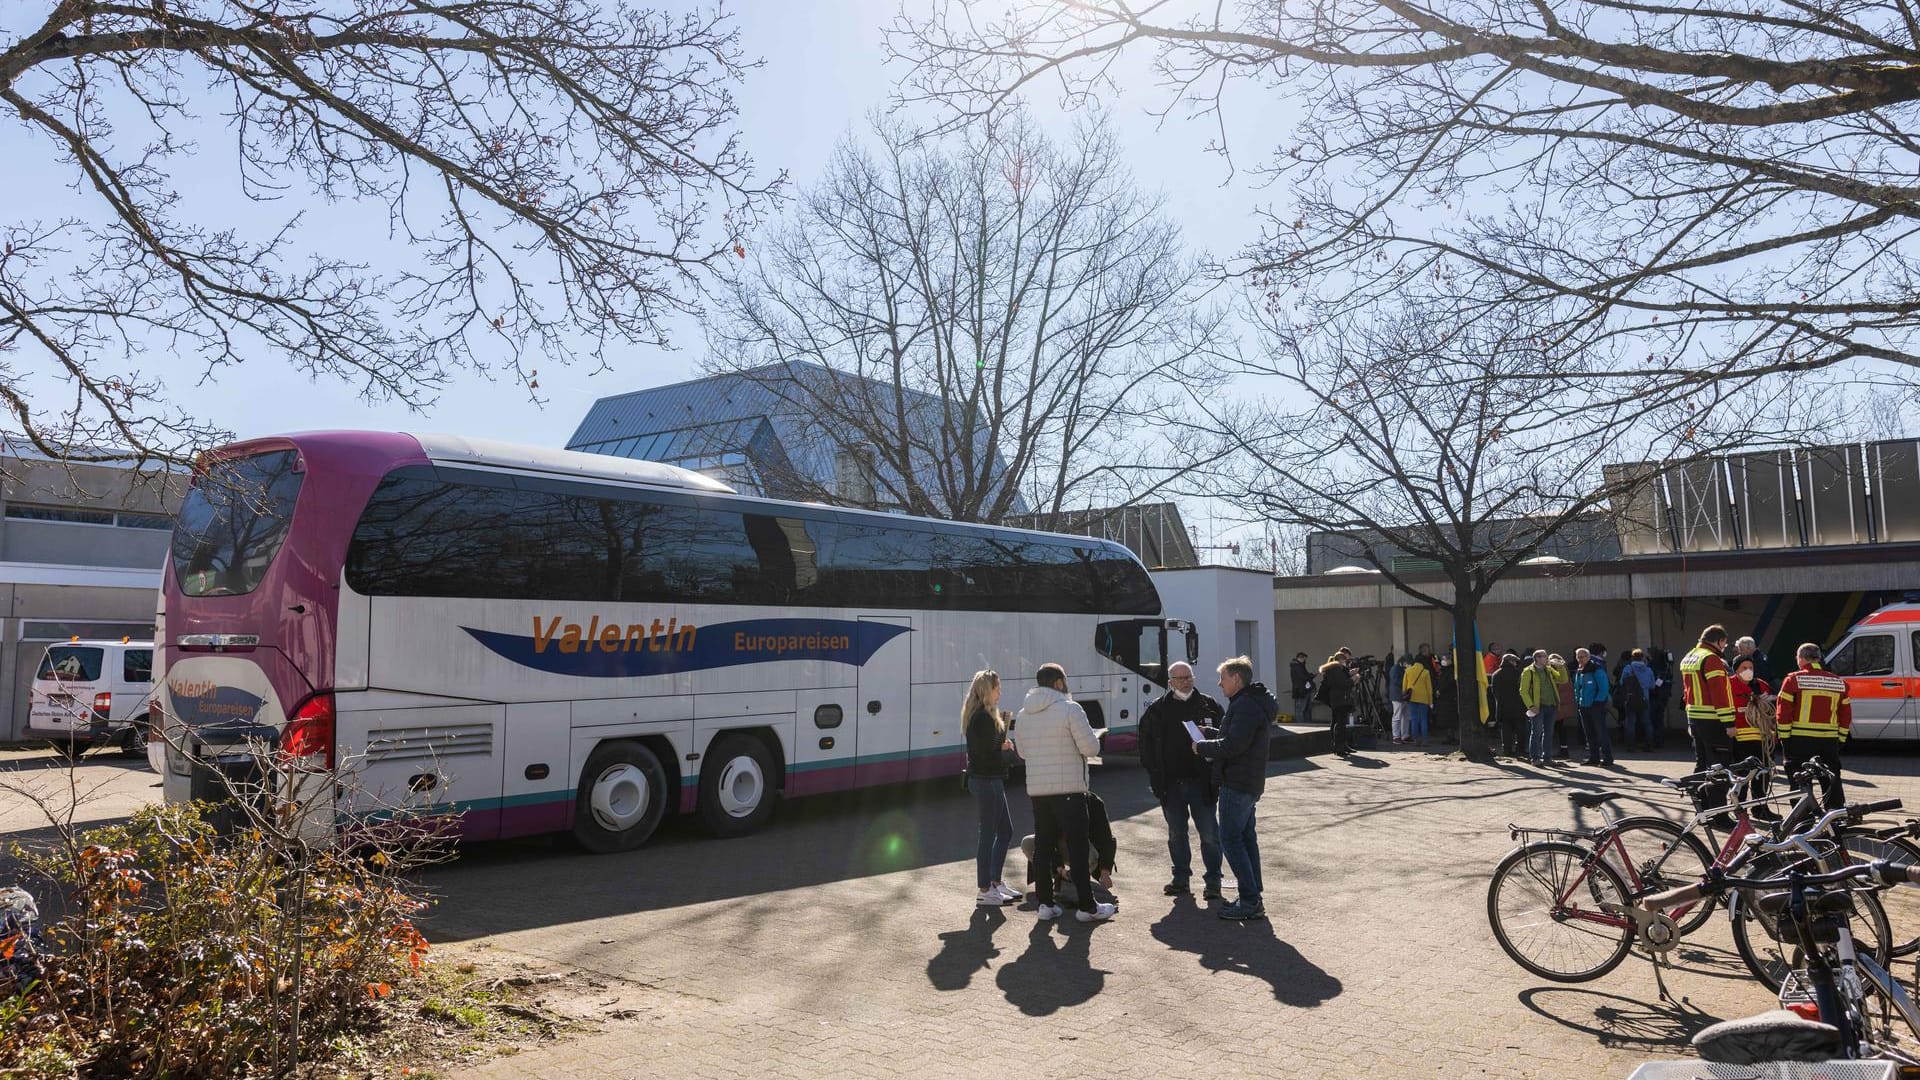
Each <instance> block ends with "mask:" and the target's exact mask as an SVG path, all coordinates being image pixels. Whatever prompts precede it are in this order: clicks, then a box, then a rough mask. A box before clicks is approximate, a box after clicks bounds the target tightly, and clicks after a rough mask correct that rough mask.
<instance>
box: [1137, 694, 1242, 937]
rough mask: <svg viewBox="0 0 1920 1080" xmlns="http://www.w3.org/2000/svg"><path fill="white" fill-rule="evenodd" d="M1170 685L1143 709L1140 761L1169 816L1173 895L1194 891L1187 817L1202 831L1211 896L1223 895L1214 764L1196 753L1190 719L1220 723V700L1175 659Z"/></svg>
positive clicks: (1210, 724) (1170, 892) (1169, 887)
mask: <svg viewBox="0 0 1920 1080" xmlns="http://www.w3.org/2000/svg"><path fill="white" fill-rule="evenodd" d="M1167 683H1168V687H1169V688H1168V690H1167V692H1166V693H1165V694H1162V695H1160V697H1158V698H1156V699H1155V700H1154V702H1153V704H1151V705H1148V706H1147V711H1146V712H1144V713H1142V714H1140V764H1141V766H1142V767H1143V768H1145V769H1146V770H1147V787H1148V788H1149V789H1151V790H1152V791H1153V797H1154V798H1155V799H1157V800H1159V802H1160V813H1161V815H1162V816H1164V817H1165V818H1166V819H1167V854H1168V855H1170V856H1172V857H1173V880H1171V881H1169V882H1167V887H1166V889H1165V890H1164V891H1165V892H1166V894H1167V895H1168V896H1187V895H1189V894H1191V893H1192V892H1193V885H1192V881H1193V846H1192V845H1191V844H1190V843H1188V840H1187V819H1188V818H1189V817H1191V818H1192V819H1193V827H1194V829H1195V830H1197V831H1198V832H1199V833H1200V863H1201V865H1202V866H1203V867H1204V868H1205V871H1206V873H1205V875H1204V876H1203V877H1202V878H1201V880H1202V881H1203V882H1204V883H1205V886H1206V893H1205V896H1206V898H1207V899H1208V900H1218V899H1221V896H1220V821H1219V818H1218V817H1217V816H1216V815H1215V812H1214V805H1213V804H1214V798H1215V792H1214V786H1213V769H1212V768H1211V767H1210V766H1209V765H1208V764H1207V763H1206V762H1204V761H1202V760H1200V759H1199V758H1198V757H1196V756H1194V753H1193V737H1192V736H1191V735H1189V734H1187V727H1186V723H1185V722H1186V721H1192V722H1193V725H1194V726H1195V727H1198V728H1208V727H1213V726H1214V725H1216V724H1218V723H1219V722H1220V718H1221V717H1222V716H1223V715H1224V713H1222V711H1221V709H1220V703H1219V702H1217V701H1215V700H1213V699H1212V698H1210V697H1208V696H1207V695H1205V694H1203V693H1201V692H1200V691H1198V690H1196V689H1194V686H1193V667H1192V666H1191V665H1189V664H1187V663H1184V662H1182V661H1175V662H1174V663H1173V665H1172V666H1170V667H1168V668H1167Z"/></svg>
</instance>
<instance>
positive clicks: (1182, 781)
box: [961, 656, 1280, 923]
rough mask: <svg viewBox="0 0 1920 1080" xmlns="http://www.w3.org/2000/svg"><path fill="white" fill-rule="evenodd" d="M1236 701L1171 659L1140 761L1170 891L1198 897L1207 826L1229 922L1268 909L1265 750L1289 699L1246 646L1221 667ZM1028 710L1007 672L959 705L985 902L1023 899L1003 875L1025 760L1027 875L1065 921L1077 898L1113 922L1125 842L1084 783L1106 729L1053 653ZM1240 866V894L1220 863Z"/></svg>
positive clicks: (1210, 860) (1097, 917)
mask: <svg viewBox="0 0 1920 1080" xmlns="http://www.w3.org/2000/svg"><path fill="white" fill-rule="evenodd" d="M1216 671H1217V672H1218V675H1219V688H1220V693H1221V697H1222V698H1224V700H1225V704H1224V705H1222V704H1221V702H1220V701H1218V700H1216V699H1214V698H1213V697H1212V696H1210V695H1208V694H1207V693H1205V692H1204V691H1201V690H1199V689H1197V688H1196V687H1195V686H1194V674H1193V667H1192V665H1190V664H1186V663H1183V662H1176V663H1174V664H1171V665H1169V667H1168V669H1167V683H1168V688H1167V692H1166V693H1165V694H1163V695H1161V696H1160V697H1159V698H1157V699H1156V700H1154V701H1153V702H1152V703H1151V704H1149V705H1148V706H1147V709H1146V711H1145V712H1144V713H1143V714H1142V715H1141V718H1140V763H1141V765H1142V767H1143V768H1144V770H1145V772H1146V774H1147V784H1148V787H1149V788H1150V789H1151V791H1152V793H1153V796H1154V798H1155V799H1157V800H1158V801H1159V803H1160V810H1161V813H1162V815H1163V816H1164V817H1165V818H1166V822H1167V830H1168V831H1167V853H1168V855H1169V857H1170V858H1171V860H1172V863H1173V875H1172V878H1171V879H1170V880H1169V881H1168V882H1167V885H1166V887H1165V889H1164V892H1165V893H1166V894H1167V895H1169V896H1175V895H1190V894H1191V892H1192V887H1193V886H1192V881H1193V865H1192V864H1193V850H1192V841H1191V836H1190V835H1189V831H1190V830H1191V831H1192V832H1196V833H1198V834H1199V837H1200V863H1201V867H1202V877H1201V882H1202V885H1203V887H1204V889H1205V892H1204V897H1205V899H1206V900H1207V901H1209V902H1216V901H1217V902H1219V903H1220V904H1221V906H1220V908H1219V915H1220V917H1221V918H1223V919H1235V920H1246V919H1263V918H1265V917H1266V906H1265V903H1264V901H1263V900H1262V896H1261V874H1260V844H1259V838H1258V836H1257V834H1256V830H1255V827H1254V821H1255V809H1256V806H1257V804H1258V803H1259V801H1260V796H1261V794H1262V793H1263V792H1264V790H1265V786H1266V776H1267V754H1268V745H1269V740H1270V738H1271V735H1272V730H1273V722H1274V719H1275V718H1276V717H1277V716H1278V715H1279V711H1280V703H1279V702H1278V701H1277V700H1275V699H1274V696H1273V695H1272V694H1271V693H1270V692H1268V690H1267V688H1266V687H1265V686H1264V685H1262V684H1260V683H1257V682H1254V681H1253V662H1252V661H1251V660H1249V659H1248V658H1246V657H1244V656H1237V657H1234V658H1232V659H1230V660H1226V661H1223V662H1222V663H1221V664H1220V666H1219V667H1218V668H1217V669H1216ZM1034 683H1035V685H1033V686H1032V687H1029V688H1028V690H1027V693H1026V697H1025V700H1024V701H1023V702H1022V703H1021V707H1020V711H1019V713H1018V714H1013V713H1009V712H1008V711H1006V710H1003V709H1001V708H1000V707H999V705H1000V676H999V675H998V674H997V673H995V672H993V671H981V672H978V673H976V674H975V675H974V677H973V682H972V684H971V685H970V686H969V687H968V690H967V696H966V700H965V702H964V703H963V704H962V706H961V715H962V716H963V717H964V720H965V724H966V734H967V787H968V789H969V790H970V791H972V792H973V796H974V802H975V805H976V807H977V808H978V810H979V826H980V831H979V846H978V848H977V851H976V856H975V877H976V878H977V881H976V887H977V888H978V889H979V894H978V897H977V898H976V901H975V902H976V903H977V904H980V905H982V906H998V905H1001V904H1011V903H1017V902H1019V901H1021V900H1022V899H1024V895H1025V893H1024V890H1018V889H1014V888H1012V887H1010V886H1008V885H1007V883H1006V881H1005V878H1004V876H1003V875H1004V871H1005V863H1006V857H1007V852H1008V849H1009V848H1010V847H1011V846H1012V840H1013V817H1012V813H1011V810H1010V807H1009V803H1008V796H1007V783H1008V780H1009V778H1010V775H1011V772H1012V765H1013V763H1014V762H1015V761H1016V760H1017V761H1019V762H1020V763H1021V764H1022V765H1023V766H1024V768H1025V771H1026V789H1027V798H1028V799H1029V801H1030V802H1031V803H1032V805H1033V836H1032V837H1030V838H1029V840H1028V841H1023V842H1022V845H1021V846H1022V848H1023V849H1024V850H1026V851H1027V855H1028V864H1027V865H1028V881H1029V884H1030V885H1031V887H1032V889H1033V893H1034V900H1035V911H1036V913H1037V914H1038V916H1039V917H1040V918H1041V919H1043V920H1044V919H1057V918H1060V917H1062V916H1063V915H1064V914H1065V913H1066V909H1067V906H1068V905H1071V906H1072V907H1073V909H1074V917H1075V918H1077V919H1078V920H1079V921H1081V922H1089V923H1091V922H1105V921H1106V920H1108V919H1111V918H1113V917H1114V915H1115V914H1116V913H1117V912H1118V910H1119V906H1118V902H1117V900H1102V899H1101V898H1100V895H1099V894H1098V893H1097V892H1096V891H1095V888H1094V886H1095V883H1096V882H1097V883H1098V884H1099V886H1100V888H1101V889H1102V890H1105V891H1106V892H1107V893H1108V894H1109V895H1111V893H1112V889H1113V876H1112V875H1113V862H1114V856H1115V853H1116V850H1117V845H1116V844H1115V842H1114V839H1113V829H1112V826H1111V823H1110V822H1109V821H1108V818H1107V813H1106V807H1105V805H1104V804H1103V803H1102V802H1101V800H1100V797H1099V796H1098V795H1096V794H1094V792H1093V790H1092V789H1091V788H1090V787H1089V785H1088V783H1087V763H1088V761H1089V760H1090V759H1092V758H1094V757H1097V756H1098V755H1099V753H1100V734H1099V732H1097V731H1095V730H1094V728H1093V726H1092V724H1091V723H1090V722H1089V721H1088V720H1087V714H1086V711H1085V710H1084V709H1082V708H1081V707H1080V706H1079V704H1077V703H1076V702H1075V701H1074V700H1073V697H1072V695H1071V693H1070V692H1069V691H1068V689H1067V673H1066V671H1065V669H1063V668H1062V667H1061V666H1060V665H1058V664H1044V665H1042V666H1041V667H1040V670H1039V671H1038V672H1036V673H1035V675H1034ZM1223 861H1224V862H1225V865H1226V867H1227V868H1229V869H1231V870H1232V871H1233V875H1234V878H1235V879H1236V882H1237V885H1236V886H1235V889H1236V895H1235V897H1234V899H1233V900H1232V901H1231V902H1229V901H1227V900H1226V896H1225V892H1224V890H1225V889H1226V888H1227V887H1228V886H1227V883H1226V881H1225V879H1224V878H1223V876H1222V862H1223Z"/></svg>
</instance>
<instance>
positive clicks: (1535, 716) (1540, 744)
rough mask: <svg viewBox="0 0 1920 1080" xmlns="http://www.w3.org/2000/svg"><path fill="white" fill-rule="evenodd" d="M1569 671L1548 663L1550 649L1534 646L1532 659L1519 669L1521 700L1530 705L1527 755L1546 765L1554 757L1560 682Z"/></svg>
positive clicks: (1537, 762) (1532, 759)
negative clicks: (1554, 723) (1565, 671)
mask: <svg viewBox="0 0 1920 1080" xmlns="http://www.w3.org/2000/svg"><path fill="white" fill-rule="evenodd" d="M1565 680H1566V675H1565V674H1564V673H1563V672H1562V671H1560V670H1556V669H1554V668H1553V667H1551V666H1549V665H1548V664H1547V650H1545V649H1535V650H1534V652H1533V663H1531V664H1528V665H1527V666H1526V667H1524V668H1522V669H1521V670H1520V703H1521V704H1523V705H1525V706H1526V707H1527V725H1528V726H1527V759H1528V760H1530V761H1532V762H1533V763H1534V764H1535V765H1540V766H1545V765H1547V764H1550V763H1551V762H1552V761H1553V720H1554V713H1555V711H1556V710H1558V709H1559V708H1560V684H1561V683H1562V682H1564V681H1565Z"/></svg>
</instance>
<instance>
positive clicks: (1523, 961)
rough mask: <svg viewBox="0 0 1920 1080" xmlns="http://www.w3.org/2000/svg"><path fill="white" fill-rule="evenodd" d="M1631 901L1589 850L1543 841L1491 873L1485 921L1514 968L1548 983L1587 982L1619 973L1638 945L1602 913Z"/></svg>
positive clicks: (1621, 921)
mask: <svg viewBox="0 0 1920 1080" xmlns="http://www.w3.org/2000/svg"><path fill="white" fill-rule="evenodd" d="M1626 900H1627V886H1626V883H1625V882H1623V881H1621V880H1620V875H1619V874H1617V873H1615V872H1614V870H1613V867H1611V866H1608V865H1607V864H1606V862H1605V861H1604V860H1602V859H1598V858H1595V857H1594V854H1593V852H1592V851H1591V850H1589V849H1587V848H1584V847H1581V846H1580V845H1578V844H1573V843H1568V842H1566V841H1564V840H1542V841H1537V842H1535V843H1531V844H1526V845H1524V846H1522V847H1519V848H1515V849H1514V850H1513V851H1511V852H1508V853H1507V857H1506V858H1504V859H1501V860H1500V865H1498V866H1496V867H1494V868H1493V880H1492V881H1491V882H1489V883H1488V884H1487V922H1488V923H1489V924H1491V925H1492V927H1493V937H1494V940H1495V941H1498V942H1499V943H1500V948H1501V949H1503V950H1505V951H1506V954H1507V955H1508V956H1510V957H1512V958H1513V962H1514V963H1516V964H1519V965H1520V966H1521V967H1523V968H1526V969H1527V970H1528V971H1531V972H1533V973H1534V974H1535V975H1538V976H1540V977H1541V978H1543V979H1552V980H1553V981H1555V982H1587V981H1588V980H1590V979H1597V978H1599V977H1600V976H1602V975H1605V974H1606V973H1607V972H1609V971H1612V970H1613V969H1614V968H1616V967H1619V966H1620V961H1622V960H1624V959H1626V957H1627V952H1628V950H1629V949H1631V948H1632V947H1633V924H1632V923H1631V922H1629V921H1628V920H1627V919H1626V918H1625V917H1624V916H1617V915H1609V914H1607V913H1606V912H1604V911H1602V910H1601V908H1600V905H1601V904H1624V903H1626Z"/></svg>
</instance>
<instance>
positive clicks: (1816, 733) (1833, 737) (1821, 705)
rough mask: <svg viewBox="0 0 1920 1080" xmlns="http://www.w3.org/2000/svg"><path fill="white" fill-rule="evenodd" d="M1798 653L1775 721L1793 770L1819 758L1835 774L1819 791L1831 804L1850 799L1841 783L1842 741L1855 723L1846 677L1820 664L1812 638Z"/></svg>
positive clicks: (1831, 806) (1782, 688) (1842, 803)
mask: <svg viewBox="0 0 1920 1080" xmlns="http://www.w3.org/2000/svg"><path fill="white" fill-rule="evenodd" d="M1795 658H1796V659H1797V660H1798V661H1799V664H1800V667H1799V670H1797V671H1795V672H1794V673H1793V674H1791V675H1789V676H1787V678H1786V681H1785V682H1783V683H1781V684H1780V700H1779V704H1778V705H1777V706H1775V711H1774V718H1775V719H1774V726H1775V727H1776V728H1778V729H1779V732H1780V742H1781V744H1782V745H1783V746H1785V747H1786V748H1787V771H1788V772H1789V773H1791V772H1792V771H1793V770H1795V769H1798V768H1799V767H1800V766H1802V765H1804V764H1806V763H1807V762H1809V761H1818V762H1820V763H1821V764H1822V765H1825V766H1826V767H1827V770H1828V771H1829V772H1831V773H1832V774H1833V775H1832V776H1830V777H1828V778H1827V780H1826V783H1825V791H1823V792H1822V795H1821V801H1822V802H1823V803H1824V804H1825V805H1826V808H1827V809H1828V810H1833V809H1835V808H1837V807H1841V806H1845V805H1846V804H1847V796H1846V793H1845V791H1843V790H1842V788H1841V784H1840V747H1841V744H1843V743H1845V742H1846V741H1847V735H1848V734H1849V733H1850V732H1851V731H1852V728H1853V702H1852V701H1851V700H1850V699H1849V698H1848V697H1847V680H1845V679H1843V678H1841V677H1840V676H1838V675H1834V674H1832V673H1830V672H1828V671H1827V670H1826V669H1825V668H1823V667H1821V666H1820V646H1818V645H1815V644H1813V643H1812V642H1808V643H1807V644H1805V645H1802V646H1800V649H1799V651H1798V652H1797V653H1796V654H1795Z"/></svg>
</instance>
